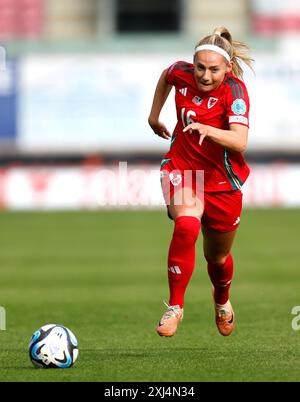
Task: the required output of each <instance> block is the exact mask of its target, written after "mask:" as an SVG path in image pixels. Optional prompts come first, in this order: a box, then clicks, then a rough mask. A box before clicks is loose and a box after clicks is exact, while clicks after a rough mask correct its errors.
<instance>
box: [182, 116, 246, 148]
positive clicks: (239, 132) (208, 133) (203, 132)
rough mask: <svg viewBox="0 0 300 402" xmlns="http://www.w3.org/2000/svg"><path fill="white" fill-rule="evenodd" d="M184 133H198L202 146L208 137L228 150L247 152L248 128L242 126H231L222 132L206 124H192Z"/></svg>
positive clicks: (234, 124)
mask: <svg viewBox="0 0 300 402" xmlns="http://www.w3.org/2000/svg"><path fill="white" fill-rule="evenodd" d="M183 131H184V132H186V131H188V132H190V133H193V132H198V133H199V135H200V138H199V144H200V145H202V142H203V140H204V138H206V137H207V138H209V139H210V140H211V141H213V142H216V143H217V144H219V145H222V146H223V147H224V148H226V149H228V150H231V151H235V152H244V151H245V150H246V146H247V141H248V126H245V125H242V124H236V123H233V124H230V125H229V130H222V129H219V128H216V127H212V126H208V125H206V124H201V123H192V124H189V125H188V126H186V127H185V128H184V130H183Z"/></svg>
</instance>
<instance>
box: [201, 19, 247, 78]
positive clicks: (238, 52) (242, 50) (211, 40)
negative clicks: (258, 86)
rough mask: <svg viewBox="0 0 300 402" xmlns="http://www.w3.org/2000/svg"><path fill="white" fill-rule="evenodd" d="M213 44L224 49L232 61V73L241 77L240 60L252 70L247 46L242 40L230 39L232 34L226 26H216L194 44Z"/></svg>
mask: <svg viewBox="0 0 300 402" xmlns="http://www.w3.org/2000/svg"><path fill="white" fill-rule="evenodd" d="M201 45H215V46H218V47H220V48H221V49H223V50H225V52H227V53H228V54H229V56H230V59H231V61H232V63H233V68H232V73H233V75H235V76H236V77H238V78H243V72H244V71H243V68H242V66H241V62H244V63H245V64H246V65H247V66H248V67H249V68H250V69H251V70H252V71H254V68H253V62H254V60H253V59H252V58H251V57H250V56H249V55H248V52H249V46H248V45H246V44H245V43H243V42H239V41H235V40H232V36H231V34H230V32H229V31H228V29H227V28H224V27H218V28H216V29H215V30H214V32H213V34H212V35H209V36H206V37H205V38H203V39H201V40H200V42H199V43H198V44H197V45H196V47H197V46H201Z"/></svg>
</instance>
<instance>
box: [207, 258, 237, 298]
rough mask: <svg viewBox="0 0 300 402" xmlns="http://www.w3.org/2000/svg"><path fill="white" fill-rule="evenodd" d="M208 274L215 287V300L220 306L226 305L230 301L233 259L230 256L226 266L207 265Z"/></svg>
mask: <svg viewBox="0 0 300 402" xmlns="http://www.w3.org/2000/svg"><path fill="white" fill-rule="evenodd" d="M207 269H208V274H209V277H210V280H211V282H212V284H213V285H214V299H215V302H216V303H218V304H225V303H226V302H227V301H228V299H229V289H230V285H231V281H232V278H233V258H232V255H231V254H229V255H228V257H227V259H226V261H225V264H224V265H217V264H211V263H210V262H208V264H207Z"/></svg>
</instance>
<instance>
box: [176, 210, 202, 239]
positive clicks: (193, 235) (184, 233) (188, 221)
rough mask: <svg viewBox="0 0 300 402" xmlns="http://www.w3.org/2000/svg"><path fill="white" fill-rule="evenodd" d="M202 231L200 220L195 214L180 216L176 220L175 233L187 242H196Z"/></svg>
mask: <svg viewBox="0 0 300 402" xmlns="http://www.w3.org/2000/svg"><path fill="white" fill-rule="evenodd" d="M199 232H200V220H199V219H198V218H196V217H195V216H180V217H178V218H177V219H176V221H175V229H174V235H175V236H176V237H177V238H179V239H181V240H182V241H183V242H184V243H185V244H187V243H191V244H193V243H195V242H196V241H197V239H198V236H199Z"/></svg>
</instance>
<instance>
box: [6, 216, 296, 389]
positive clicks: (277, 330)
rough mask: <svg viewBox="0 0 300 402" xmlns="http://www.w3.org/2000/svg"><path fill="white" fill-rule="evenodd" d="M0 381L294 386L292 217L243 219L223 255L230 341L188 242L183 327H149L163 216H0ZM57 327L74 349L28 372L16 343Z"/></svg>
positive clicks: (165, 241)
mask: <svg viewBox="0 0 300 402" xmlns="http://www.w3.org/2000/svg"><path fill="white" fill-rule="evenodd" d="M0 227H1V232H0V305H1V306H3V307H5V309H6V331H0V381H101V382H106V381H117V382H118V381H197V382H198V381H299V380H300V355H299V350H300V331H295V330H293V329H292V326H291V323H292V319H293V318H294V316H293V315H292V314H291V310H292V308H293V307H294V306H297V305H300V265H299V262H300V246H299V227H300V211H299V210H296V209H291V210H280V209H274V210H244V213H243V216H242V223H241V226H240V229H239V231H238V235H237V238H236V242H235V245H234V257H235V278H234V281H233V285H232V290H231V301H232V303H233V305H234V307H235V310H236V316H237V325H236V330H235V332H234V333H233V334H232V335H231V336H230V337H228V338H224V337H222V336H220V335H219V334H218V332H217V329H216V327H215V323H214V310H213V304H212V298H211V285H210V282H209V279H208V275H207V271H206V264H205V262H204V259H203V256H202V252H201V240H202V239H201V237H200V239H199V241H198V243H197V264H196V268H195V272H194V275H193V277H192V280H191V282H190V284H189V287H188V290H187V294H186V303H185V318H184V320H183V322H182V324H181V326H180V327H179V330H178V332H177V334H176V335H175V336H174V337H172V338H160V337H159V336H158V335H157V334H156V332H155V326H156V323H157V322H158V320H159V318H160V316H161V314H162V313H163V311H164V306H163V303H162V300H163V299H167V298H168V287H167V273H166V265H165V262H166V257H167V251H168V245H169V241H170V237H171V234H172V222H171V221H169V220H168V219H167V217H166V214H165V212H164V211H155V212H153V211H149V212H140V211H130V212H129V211H108V212H103V211H98V212H97V211H93V212H66V213H63V212H39V213H36V212H35V213H34V212H33V213H30V212H15V213H1V215H0ZM47 323H60V324H63V325H65V326H67V327H69V328H70V329H71V330H72V331H73V332H74V333H75V334H76V336H77V338H78V341H79V347H80V351H79V358H78V361H77V362H76V364H75V365H74V366H73V367H72V368H70V369H66V370H53V369H52V370H39V369H34V368H33V366H32V364H31V362H30V361H29V357H28V351H27V347H28V342H29V340H30V337H31V335H32V333H33V332H34V331H35V330H36V329H37V328H39V327H40V326H41V325H44V324H47Z"/></svg>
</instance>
